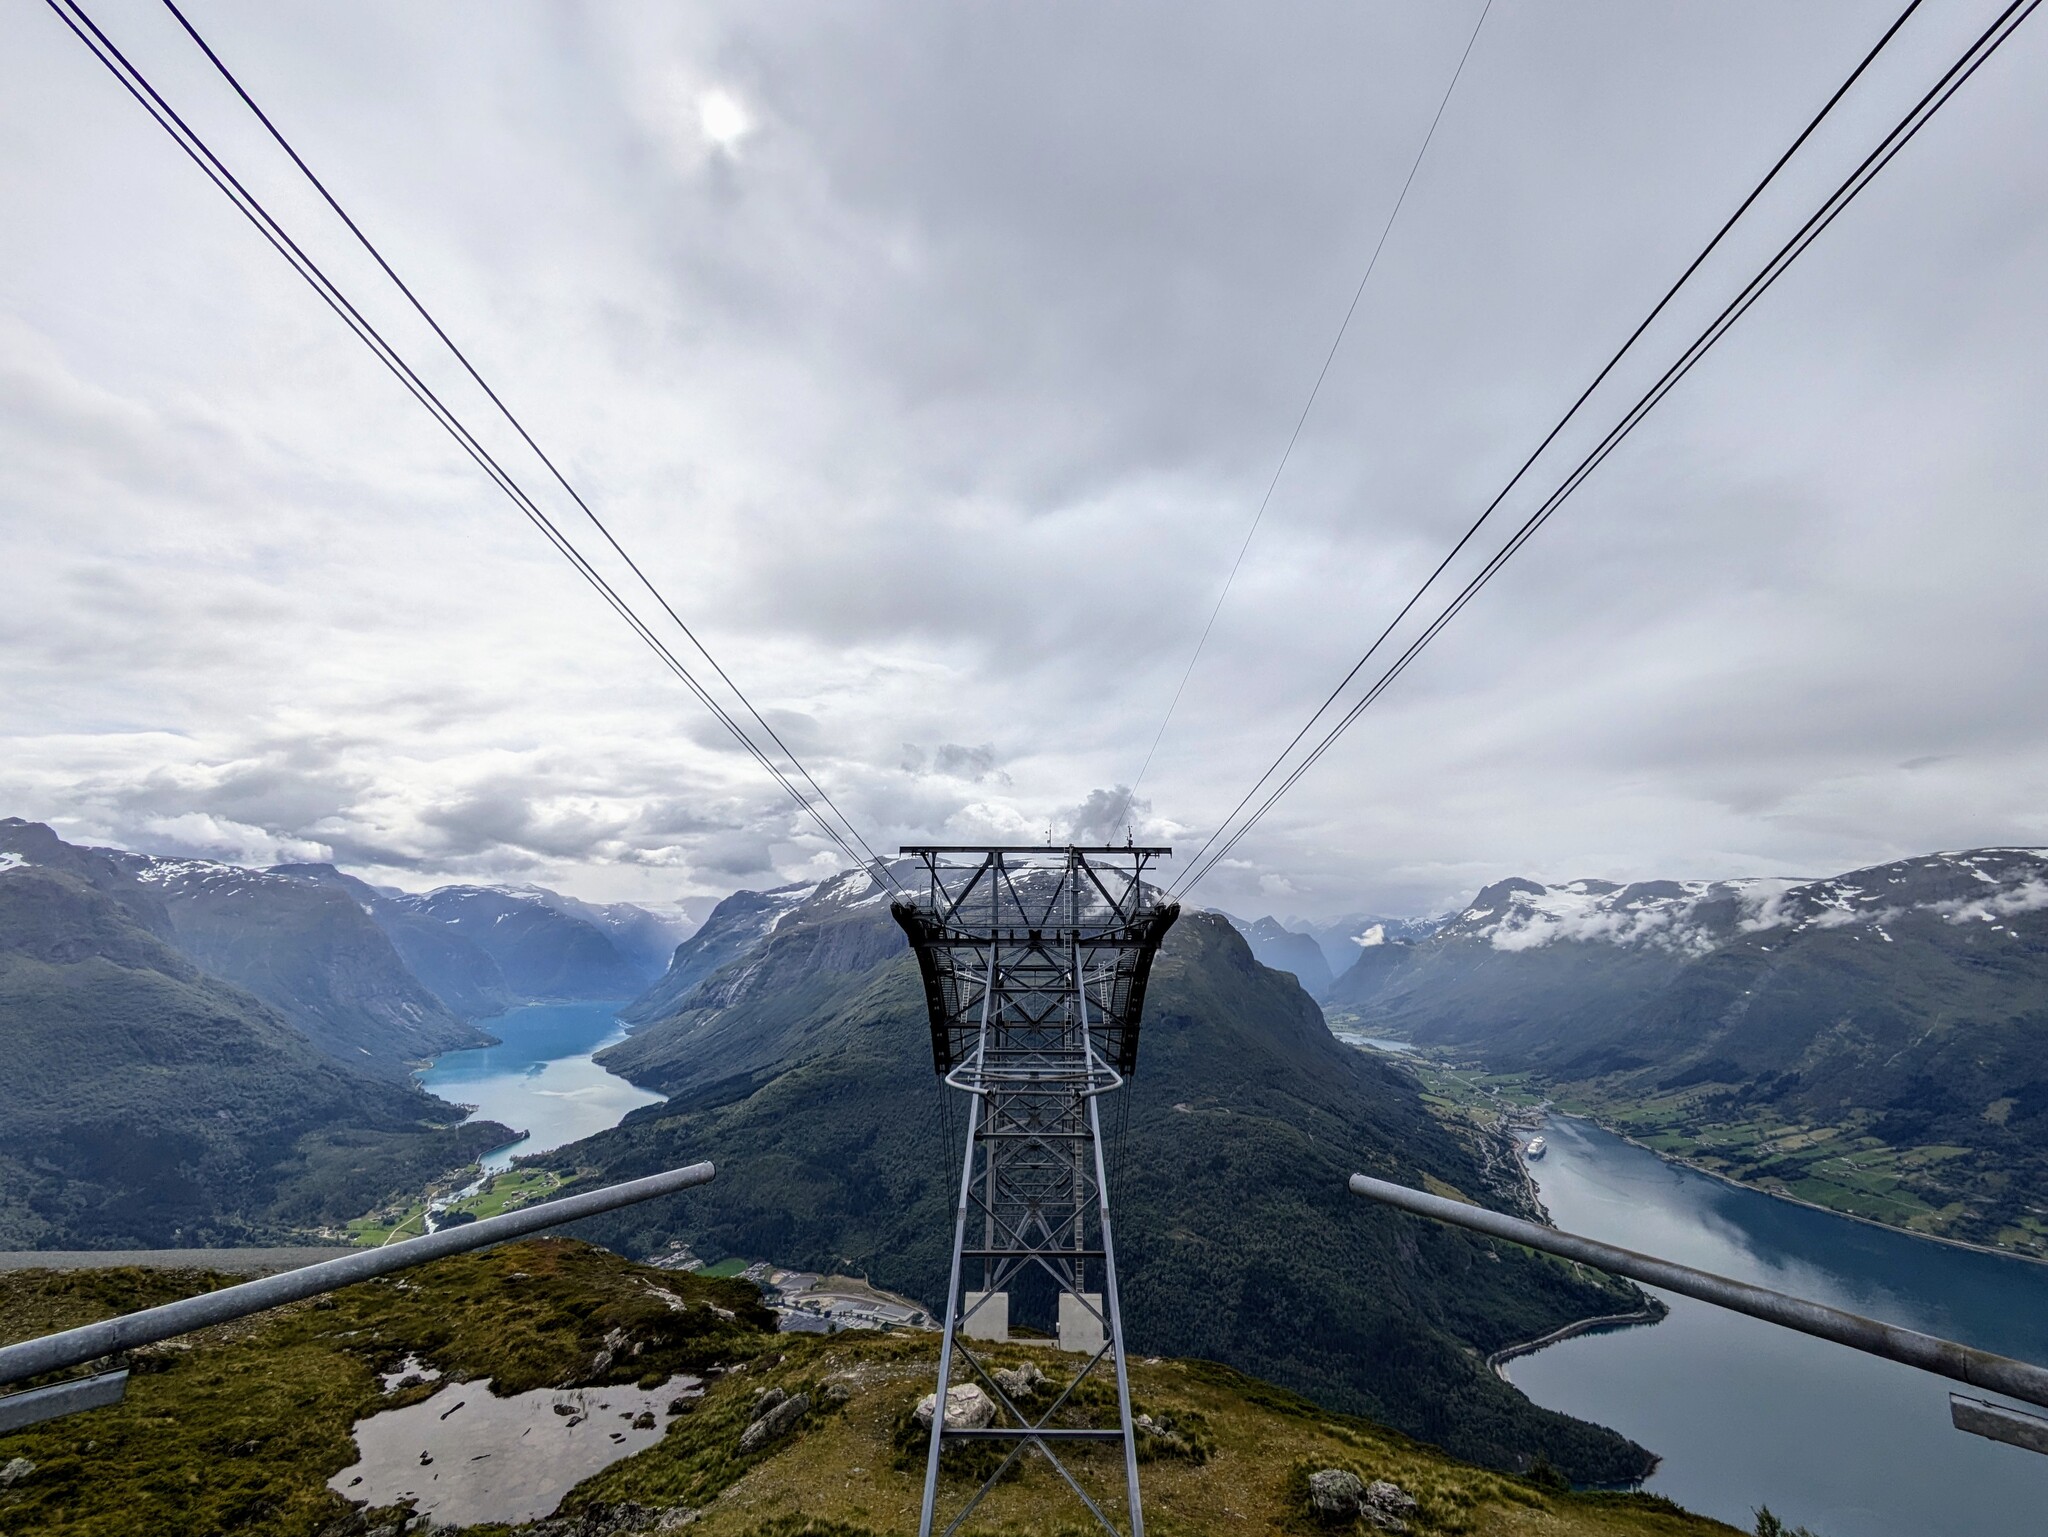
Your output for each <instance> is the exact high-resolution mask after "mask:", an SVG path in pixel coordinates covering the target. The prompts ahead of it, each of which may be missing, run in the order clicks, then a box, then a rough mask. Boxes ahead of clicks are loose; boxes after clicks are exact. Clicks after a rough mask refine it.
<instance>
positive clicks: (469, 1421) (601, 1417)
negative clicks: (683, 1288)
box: [327, 1374, 699, 1526]
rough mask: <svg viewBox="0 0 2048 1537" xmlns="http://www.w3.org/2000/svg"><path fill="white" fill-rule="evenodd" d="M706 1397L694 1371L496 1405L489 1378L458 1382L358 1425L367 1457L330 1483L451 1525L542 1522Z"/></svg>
mask: <svg viewBox="0 0 2048 1537" xmlns="http://www.w3.org/2000/svg"><path fill="white" fill-rule="evenodd" d="M698 1392H699V1380H698V1379H697V1378H695V1377H692V1376H688V1375H685V1374H678V1375H676V1376H674V1377H671V1378H669V1380H668V1381H667V1382H664V1383H663V1384H662V1385H661V1386H660V1387H658V1388H646V1389H642V1388H636V1387H633V1386H632V1385H631V1384H621V1385H619V1386H616V1387H601V1388H536V1389H535V1390H534V1391H533V1392H531V1393H516V1394H514V1395H513V1396H512V1397H510V1398H493V1397H492V1396H491V1384H490V1379H489V1378H484V1379H482V1380H480V1381H477V1382H456V1383H451V1384H449V1385H448V1386H447V1387H445V1388H443V1389H441V1391H440V1392H438V1393H436V1394H434V1396H433V1397H431V1398H428V1399H424V1400H422V1401H421V1402H419V1403H416V1404H410V1405H408V1406H406V1407H405V1408H403V1409H386V1410H385V1411H383V1412H382V1413H381V1414H373V1415H371V1416H369V1417H368V1418H367V1419H362V1420H358V1421H356V1428H355V1437H356V1450H357V1452H358V1454H359V1460H358V1461H357V1462H356V1464H355V1465H354V1466H353V1467H347V1468H343V1469H342V1470H341V1471H340V1472H339V1473H337V1474H335V1475H334V1477H332V1478H330V1479H329V1480H328V1481H327V1484H328V1487H329V1488H331V1489H333V1490H335V1491H336V1492H337V1493H339V1494H342V1495H344V1496H345V1497H347V1498H348V1499H351V1500H355V1501H357V1502H359V1503H361V1504H365V1505H390V1504H394V1503H396V1502H397V1501H399V1500H402V1499H405V1498H407V1497H411V1498H412V1499H413V1500H414V1501H415V1505H414V1509H415V1510H416V1511H417V1512H418V1513H419V1514H421V1515H431V1516H432V1517H433V1518H434V1519H435V1520H436V1521H440V1522H443V1523H447V1524H452V1525H459V1526H470V1525H473V1524H475V1523H477V1522H481V1521H504V1522H508V1523H511V1522H519V1521H535V1520H538V1519H539V1518H540V1517H542V1516H545V1515H548V1514H549V1513H550V1512H552V1511H553V1510H554V1508H555V1506H556V1505H558V1504H559V1503H561V1499H562V1496H563V1495H565V1494H567V1493H568V1492H569V1491H570V1490H571V1489H573V1488H574V1487H575V1486H576V1485H577V1484H579V1483H581V1482H582V1481H583V1480H584V1479H586V1478H588V1477H590V1475H591V1474H593V1473H595V1472H597V1471H598V1470H599V1469H601V1468H605V1467H608V1466H610V1465H611V1464H612V1463H614V1462H617V1461H618V1460H619V1459H620V1458H622V1457H630V1456H632V1455H633V1453H635V1452H638V1451H644V1450H646V1449H647V1448H648V1447H650V1446H652V1445H653V1444H654V1443H655V1442H657V1441H659V1440H660V1439H661V1437H662V1434H663V1432H664V1431H666V1430H667V1428H668V1424H669V1421H670V1419H671V1418H672V1415H671V1413H670V1406H671V1405H672V1404H674V1403H675V1402H676V1401H677V1400H678V1399H683V1398H695V1397H697V1396H698ZM636 1421H637V1422H638V1423H637V1424H636V1423H635V1422H636Z"/></svg>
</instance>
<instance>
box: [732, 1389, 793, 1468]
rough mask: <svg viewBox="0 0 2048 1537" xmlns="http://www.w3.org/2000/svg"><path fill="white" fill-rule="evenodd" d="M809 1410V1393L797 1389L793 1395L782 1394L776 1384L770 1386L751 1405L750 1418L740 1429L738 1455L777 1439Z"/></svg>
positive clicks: (752, 1450) (752, 1451)
mask: <svg viewBox="0 0 2048 1537" xmlns="http://www.w3.org/2000/svg"><path fill="white" fill-rule="evenodd" d="M810 1412H811V1395H810V1394H808V1393H799V1394H797V1395H796V1396H795V1397H794V1398H786V1397H784V1396H783V1393H782V1390H781V1389H780V1388H770V1389H769V1390H768V1391H767V1392H766V1393H764V1394H762V1395H761V1400H760V1402H759V1403H758V1404H757V1405H756V1406H755V1409H754V1422H753V1423H752V1424H751V1425H749V1426H747V1428H746V1429H745V1430H743V1431H741V1432H740V1455H741V1456H748V1455H751V1454H752V1453H754V1452H758V1451H759V1450H760V1449H761V1448H762V1447H764V1446H766V1445H767V1444H768V1443H769V1442H771V1441H776V1440H779V1439H781V1438H782V1437H783V1436H785V1435H787V1434H788V1433H789V1432H790V1431H791V1430H792V1429H794V1428H795V1426H796V1423H797V1421H798V1420H800V1419H802V1418H803V1417H804V1416H805V1415H807V1414H809V1413H810Z"/></svg>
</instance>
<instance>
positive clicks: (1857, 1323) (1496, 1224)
mask: <svg viewBox="0 0 2048 1537" xmlns="http://www.w3.org/2000/svg"><path fill="white" fill-rule="evenodd" d="M1351 1190H1352V1192H1353V1194H1356V1195H1362V1196H1365V1197H1366V1198H1367V1199H1369V1200H1374V1201H1379V1202H1381V1203H1383V1204H1385V1205H1387V1206H1397V1207H1399V1208H1400V1209H1401V1210H1403V1211H1409V1212H1413V1213H1415V1214H1416V1215H1417V1216H1420V1217H1433V1218H1435V1219H1436V1220H1437V1221H1439V1222H1449V1223H1451V1224H1453V1225H1455V1226H1457V1227H1463V1228H1470V1229H1471V1230H1472V1231H1474V1232H1476V1233H1485V1234H1486V1235H1488V1236H1489V1237H1492V1238H1505V1239H1506V1240H1507V1241H1508V1242H1509V1243H1518V1244H1521V1245H1523V1246H1524V1247H1526V1248H1530V1249H1541V1250H1542V1251H1543V1252H1544V1253H1546V1254H1555V1255H1558V1256H1560V1257H1562V1258H1564V1259H1570V1260H1577V1261H1579V1263H1581V1264H1584V1265H1591V1266H1593V1267H1594V1268H1596V1269H1599V1270H1606V1271H1610V1272H1612V1273H1613V1274H1615V1275H1620V1276H1627V1277H1628V1278H1629V1279H1630V1280H1632V1281H1641V1282H1642V1283H1643V1284H1644V1285H1646V1286H1656V1287H1660V1288H1662V1289H1663V1290H1665V1291H1673V1292H1677V1293H1678V1294H1679V1295H1680V1296H1684V1297H1692V1298H1694V1299H1696V1300H1697V1301H1700V1302H1708V1303H1712V1304H1713V1305H1714V1306H1715V1307H1721V1308H1727V1309H1729V1310H1730V1311H1732V1312H1736V1313H1747V1314H1748V1315H1749V1316H1750V1317H1751V1318H1761V1319H1762V1320H1763V1321H1764V1322H1765V1323H1772V1324H1777V1325H1779V1326H1781V1327H1783V1328H1786V1329H1797V1330H1798V1331H1799V1332H1800V1333H1801V1334H1811V1335H1814V1336H1816V1337H1818V1338H1820V1339H1824V1340H1832V1341H1834V1342H1835V1343H1836V1344H1837V1345H1847V1346H1848V1347H1849V1348H1850V1349H1852V1350H1861V1351H1863V1352H1865V1353H1866V1354H1868V1355H1874V1356H1883V1357H1884V1358H1885V1359H1886V1360H1888V1361H1897V1362H1900V1363H1901V1364H1903V1365H1906V1366H1913V1367H1918V1368H1919V1369H1920V1370H1921V1371H1924V1372H1932V1373H1934V1374H1935V1375H1936V1376H1940V1377H1947V1378H1950V1379H1952V1380H1953V1381H1956V1382H1965V1383H1968V1384H1969V1385H1970V1386H1971V1387H1975V1388H1983V1389H1985V1390H1986V1391H1988V1392H1993V1393H2003V1394H2005V1395H2006V1396H2007V1397H2009V1398H2018V1399H2023V1400H2025V1401H2026V1402H2027V1403H2030V1404H2038V1405H2040V1406H2041V1407H2043V1408H2048V1368H2044V1367H2039V1366H2035V1365H2034V1364H2032V1363H2031V1362H2028V1361H2016V1360H2014V1359H2013V1358H2012V1357H2011V1356H2001V1355H1995V1354H1993V1353H1992V1352H1991V1351H1988V1350H1978V1349H1976V1348H1975V1347H1973V1346H1970V1345H1963V1344H1958V1343H1957V1342H1956V1341H1954V1340H1945V1339H1942V1338H1940V1337H1939V1336H1938V1335H1933V1334H1922V1333H1920V1331H1919V1330H1917V1329H1902V1328H1900V1327H1899V1326H1898V1325H1897V1324H1888V1323H1881V1322H1879V1321H1878V1320H1877V1319H1875V1318H1865V1317H1864V1316H1863V1315H1862V1314H1860V1313H1849V1312H1844V1311H1843V1310H1842V1309H1841V1308H1831V1307H1829V1306H1827V1305H1826V1304H1825V1303H1820V1302H1813V1301H1809V1300H1808V1299H1807V1298H1805V1297H1794V1296H1792V1295H1790V1294H1789V1293H1786V1292H1779V1291H1771V1290H1770V1289H1769V1288H1767V1287H1762V1286H1752V1285H1750V1284H1749V1282H1747V1281H1737V1280H1733V1279H1731V1278H1729V1277H1727V1276H1720V1275H1714V1274H1713V1273H1712V1272H1710V1271H1705V1270H1695V1269H1693V1268H1692V1267H1691V1266H1690V1265H1680V1264H1675V1263H1673V1262H1672V1261H1670V1260H1663V1259H1658V1258H1656V1257H1655V1256H1654V1255H1649V1254H1638V1253H1637V1252H1636V1251H1635V1250H1633V1249H1619V1248H1616V1247H1615V1246H1614V1245H1613V1244H1606V1243H1601V1242H1600V1241H1599V1240H1597V1239H1593V1238H1582V1237H1580V1236H1579V1235H1578V1234H1576V1233H1561V1232H1559V1231H1558V1230H1557V1229H1556V1228H1554V1227H1544V1226H1542V1225H1541V1224H1540V1223H1535V1222H1525V1221H1523V1220H1522V1219H1521V1218H1520V1217H1510V1216H1508V1215H1506V1214H1505V1213H1503V1212H1497V1211H1488V1210H1487V1209H1486V1208H1485V1207H1483V1206H1470V1205H1467V1204H1466V1203H1465V1202H1463V1201H1452V1200H1448V1199H1446V1198H1445V1197H1443V1196H1440V1195H1430V1194H1428V1193H1427V1192H1426V1191H1421V1190H1414V1189H1410V1188H1409V1187H1408V1186H1406V1185H1396V1184H1392V1183H1390V1182H1388V1181H1387V1180H1383V1179H1373V1178H1371V1177H1370V1176H1369V1175H1364V1174H1354V1175H1352V1176H1351Z"/></svg>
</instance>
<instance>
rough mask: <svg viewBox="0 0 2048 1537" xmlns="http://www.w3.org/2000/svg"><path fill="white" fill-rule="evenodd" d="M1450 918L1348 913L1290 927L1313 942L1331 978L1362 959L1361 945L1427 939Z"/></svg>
mask: <svg viewBox="0 0 2048 1537" xmlns="http://www.w3.org/2000/svg"><path fill="white" fill-rule="evenodd" d="M1449 918H1450V915H1449V914H1442V915H1440V916H1437V917H1433V918H1388V917H1385V916H1382V915H1377V914H1373V913H1347V914H1346V915H1345V916H1343V917H1342V918H1330V919H1325V920H1315V919H1309V918H1289V919H1287V920H1286V926H1287V927H1288V928H1290V929H1292V930H1294V931H1295V932H1296V933H1297V934H1306V935H1308V937H1309V938H1311V939H1313V940H1314V941H1315V942H1316V944H1317V945H1318V946H1319V947H1320V948H1321V950H1322V952H1323V959H1324V960H1325V961H1326V962H1328V964H1329V967H1330V975H1331V976H1332V977H1341V976H1343V975H1344V973H1345V972H1347V971H1349V970H1350V969H1351V966H1352V963H1353V962H1354V961H1356V960H1357V959H1358V951H1359V948H1360V947H1361V946H1363V945H1377V944H1384V943H1386V942H1387V941H1389V940H1398V941H1401V942H1403V943H1407V942H1412V941H1414V940H1418V939H1427V938H1429V936H1430V935H1432V934H1434V933H1435V932H1436V931H1437V929H1438V928H1440V927H1441V926H1442V925H1443V924H1444V923H1446V922H1448V921H1449Z"/></svg>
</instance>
